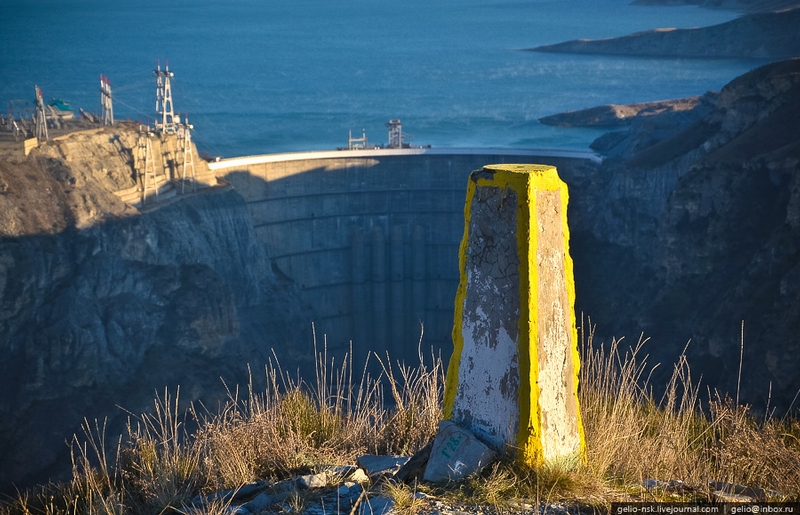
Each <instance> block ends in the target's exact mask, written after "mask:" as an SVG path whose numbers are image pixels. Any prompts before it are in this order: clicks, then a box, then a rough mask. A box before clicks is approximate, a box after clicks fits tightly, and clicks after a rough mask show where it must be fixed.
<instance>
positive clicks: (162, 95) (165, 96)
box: [153, 60, 180, 134]
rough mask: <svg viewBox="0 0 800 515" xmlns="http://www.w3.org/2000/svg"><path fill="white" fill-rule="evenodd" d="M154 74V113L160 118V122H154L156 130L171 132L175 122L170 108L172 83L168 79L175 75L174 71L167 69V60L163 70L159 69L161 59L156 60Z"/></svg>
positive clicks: (173, 130) (174, 128) (173, 129)
mask: <svg viewBox="0 0 800 515" xmlns="http://www.w3.org/2000/svg"><path fill="white" fill-rule="evenodd" d="M153 73H154V74H155V76H156V113H158V115H159V117H160V118H161V123H159V122H156V130H158V131H160V132H162V133H167V134H172V133H174V132H175V130H176V128H177V125H179V124H180V120H178V123H177V124H176V123H175V114H174V113H173V110H172V85H171V84H170V79H171V78H172V77H174V76H175V74H174V73H172V72H171V71H169V61H166V66H165V67H164V70H162V69H161V61H160V60H159V61H158V67H157V68H156V69H155V70H153Z"/></svg>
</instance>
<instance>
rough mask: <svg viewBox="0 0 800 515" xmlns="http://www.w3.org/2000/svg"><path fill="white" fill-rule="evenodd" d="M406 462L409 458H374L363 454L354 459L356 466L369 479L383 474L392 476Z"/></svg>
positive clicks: (371, 455) (374, 456)
mask: <svg viewBox="0 0 800 515" xmlns="http://www.w3.org/2000/svg"><path fill="white" fill-rule="evenodd" d="M408 460H409V456H376V455H373V454H365V455H362V456H358V457H357V458H356V461H357V462H358V465H359V466H360V467H361V468H362V469H364V472H366V473H367V475H368V476H369V477H374V476H377V475H380V474H383V473H391V474H394V473H395V472H397V470H399V469H400V467H402V466H403V465H404V464H405V463H406V462H407V461H408Z"/></svg>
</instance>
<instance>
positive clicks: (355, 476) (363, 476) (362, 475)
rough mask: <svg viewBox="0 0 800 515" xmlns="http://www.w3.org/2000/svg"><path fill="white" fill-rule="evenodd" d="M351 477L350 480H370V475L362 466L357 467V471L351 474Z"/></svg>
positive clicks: (362, 481)
mask: <svg viewBox="0 0 800 515" xmlns="http://www.w3.org/2000/svg"><path fill="white" fill-rule="evenodd" d="M349 479H350V481H355V482H356V483H368V482H369V476H368V475H367V473H366V472H364V469H362V468H357V469H356V470H355V472H353V473H352V474H350V477H349Z"/></svg>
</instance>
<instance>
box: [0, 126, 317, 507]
mask: <svg viewBox="0 0 800 515" xmlns="http://www.w3.org/2000/svg"><path fill="white" fill-rule="evenodd" d="M135 141H136V134H135V133H133V132H131V131H130V129H128V128H125V127H119V128H117V129H116V130H113V131H112V130H110V129H95V130H92V131H82V132H77V133H74V134H71V135H69V136H66V137H65V138H63V139H61V140H59V141H52V142H50V143H48V144H46V145H44V146H41V147H40V148H38V149H35V150H34V151H33V152H32V153H31V154H30V155H29V156H28V157H26V158H22V157H21V156H20V157H9V156H5V157H3V158H2V159H0V213H3V214H2V216H0V355H2V356H3V360H2V361H0V389H2V391H3V396H2V399H0V463H2V464H3V465H2V467H0V489H2V490H3V491H9V490H10V483H11V482H12V481H14V482H15V483H16V484H17V485H18V486H24V485H26V484H29V483H30V482H32V481H45V480H46V479H48V478H50V477H53V476H55V477H58V474H60V473H64V472H68V470H69V457H68V447H67V445H66V443H65V442H66V441H67V440H69V439H70V437H71V435H72V434H73V433H75V432H78V431H79V427H80V423H81V422H82V420H83V418H84V417H88V418H89V420H92V419H94V418H98V419H100V420H101V421H102V420H103V419H104V418H105V417H108V419H109V424H110V426H109V433H110V434H114V431H116V430H119V429H120V428H121V425H122V424H123V423H124V421H125V418H126V417H127V414H126V413H125V411H124V410H123V409H121V408H124V409H125V410H130V411H131V412H134V413H139V412H142V411H145V410H148V409H149V407H150V406H152V401H153V399H154V395H155V394H156V392H163V391H164V388H165V387H169V388H170V389H171V390H172V391H173V393H174V389H175V388H176V387H177V386H178V385H183V386H184V388H183V389H182V391H181V400H182V401H184V402H187V403H188V402H189V401H195V400H202V401H204V402H206V403H210V404H209V405H210V406H213V405H214V404H215V399H219V398H220V397H221V396H224V395H225V388H224V385H223V384H222V381H221V380H220V378H221V377H222V378H225V379H226V380H227V381H228V382H229V383H231V384H235V383H236V382H241V383H243V382H244V381H245V380H246V378H247V376H246V373H247V370H246V366H247V364H248V363H252V364H253V365H254V366H255V375H256V379H258V373H257V371H258V370H259V369H260V368H259V367H261V366H262V365H263V363H265V362H266V360H267V359H269V358H270V357H271V356H272V354H271V349H272V348H273V347H275V348H277V349H278V351H279V357H280V358H282V359H283V360H284V364H285V365H287V366H288V367H290V368H291V367H292V366H293V365H302V364H303V362H302V361H298V360H297V359H295V358H296V357H297V356H298V355H300V353H301V351H300V350H297V351H296V354H293V349H292V348H291V346H289V345H287V342H290V341H298V340H302V338H300V337H298V335H297V333H298V332H303V331H307V332H308V333H309V349H310V348H311V341H310V332H311V325H310V321H308V320H307V319H306V318H305V316H304V315H301V313H302V309H301V306H300V305H299V303H298V301H297V300H296V297H295V294H294V291H293V289H292V287H291V285H288V284H285V283H284V282H282V281H281V280H280V278H278V277H276V276H275V275H274V274H273V272H272V270H271V267H270V264H269V261H268V259H267V257H266V255H265V252H264V249H263V248H262V247H261V245H260V244H259V243H258V242H257V240H256V238H255V236H254V234H253V227H252V223H251V219H250V216H249V213H248V211H247V208H246V205H245V202H244V200H243V199H242V198H241V197H240V196H239V194H238V193H236V192H235V191H234V190H232V189H231V188H230V187H226V186H224V185H222V186H218V187H212V188H205V189H202V190H199V191H198V192H197V193H195V194H191V195H185V196H177V197H175V198H173V199H171V200H169V201H163V197H164V196H163V195H162V202H161V203H160V204H155V205H150V206H149V207H148V209H147V210H144V211H140V210H138V209H136V208H134V207H132V206H131V205H129V204H127V203H125V202H123V201H122V200H121V199H120V197H119V195H116V194H115V192H118V191H121V190H122V191H124V190H126V189H131V188H133V189H136V182H137V181H136V180H135V174H134V171H133V155H134V149H133V146H134V145H135ZM196 166H198V167H203V166H204V165H203V164H202V163H197V164H196ZM309 349H303V352H302V354H305V355H308V354H309V352H308V350H309ZM118 406H119V407H118ZM120 407H121V408H120Z"/></svg>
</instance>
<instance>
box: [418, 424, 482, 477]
mask: <svg viewBox="0 0 800 515" xmlns="http://www.w3.org/2000/svg"><path fill="white" fill-rule="evenodd" d="M496 456H497V453H495V452H494V451H493V450H491V449H489V447H487V446H486V445H484V444H483V443H482V442H481V441H480V440H478V439H477V438H475V435H474V434H473V433H472V431H470V430H468V429H464V428H462V427H459V426H457V425H456V424H454V423H453V422H451V421H449V420H444V421H442V422H440V423H439V431H438V433H437V434H436V438H435V439H434V440H433V448H432V449H431V455H430V458H429V459H428V465H427V466H426V467H425V473H424V474H423V476H422V479H424V480H425V481H431V482H434V483H440V482H443V481H461V480H462V479H465V478H467V477H468V476H470V475H472V474H474V473H476V472H479V471H481V470H483V468H484V467H486V465H488V464H489V463H491V462H492V461H493V460H494V458H495V457H496Z"/></svg>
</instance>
